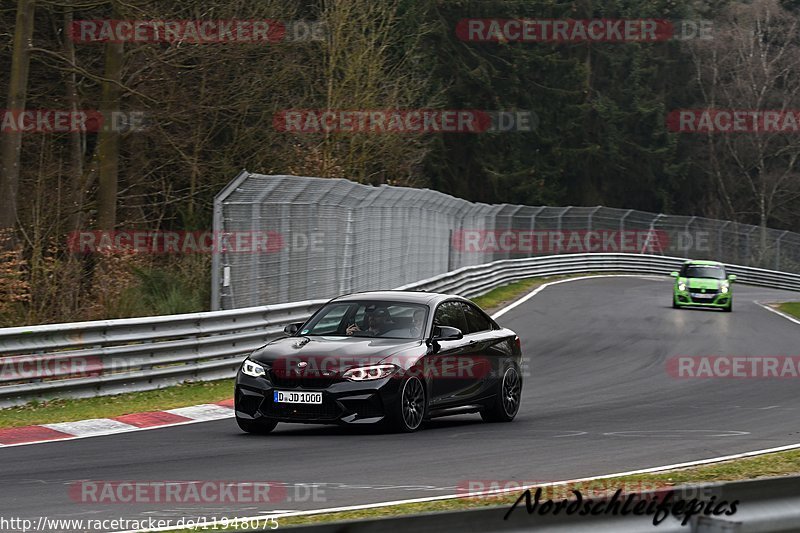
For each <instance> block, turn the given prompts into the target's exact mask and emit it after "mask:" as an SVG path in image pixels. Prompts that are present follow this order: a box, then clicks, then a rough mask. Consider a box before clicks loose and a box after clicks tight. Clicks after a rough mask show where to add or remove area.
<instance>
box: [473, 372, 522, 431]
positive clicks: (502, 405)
mask: <svg viewBox="0 0 800 533" xmlns="http://www.w3.org/2000/svg"><path fill="white" fill-rule="evenodd" d="M521 400H522V377H521V376H520V375H519V370H518V369H517V367H516V366H510V367H508V368H507V369H506V371H505V373H504V374H503V379H502V380H500V383H498V385H497V394H496V395H495V401H494V404H493V405H492V406H491V407H489V408H487V409H484V410H483V411H481V418H483V420H484V422H511V421H512V420H514V417H515V416H517V413H518V412H519V405H520V403H521Z"/></svg>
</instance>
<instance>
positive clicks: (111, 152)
mask: <svg viewBox="0 0 800 533" xmlns="http://www.w3.org/2000/svg"><path fill="white" fill-rule="evenodd" d="M123 51H124V49H123V45H122V43H111V42H109V43H106V57H105V75H104V77H105V78H106V79H107V80H108V81H104V82H103V96H102V104H101V109H100V111H101V112H102V113H103V127H102V129H101V131H100V133H99V134H98V138H97V151H96V154H97V170H98V172H97V174H98V191H97V227H98V229H102V230H113V229H114V226H115V225H116V223H117V179H118V175H119V135H120V133H119V132H118V131H114V127H113V124H112V120H113V113H114V112H115V111H119V103H120V102H119V99H120V85H119V82H120V81H121V79H122V63H123Z"/></svg>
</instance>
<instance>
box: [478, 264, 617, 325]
mask: <svg viewBox="0 0 800 533" xmlns="http://www.w3.org/2000/svg"><path fill="white" fill-rule="evenodd" d="M609 274H620V273H617V272H603V273H597V274H591V273H590V274H570V275H567V276H550V277H543V278H525V279H521V280H519V281H514V282H512V283H509V284H508V285H503V286H502V287H497V288H496V289H492V290H490V291H489V292H487V293H486V294H483V295H481V296H476V297H475V298H470V299H471V300H472V301H473V302H475V303H476V304H477V305H478V306H480V307H481V309H483V310H484V311H486V312H487V313H488V314H490V315H491V314H492V313H494V312H496V311H499V310H500V309H502V308H503V307H505V306H507V305H508V304H510V303H512V302H514V301H515V300H517V299H519V298H521V297H522V296H524V295H525V294H527V293H529V292H530V291H532V290H533V289H535V288H536V287H539V286H541V285H544V284H545V283H550V282H553V281H558V280H561V279H569V278H579V277H586V276H607V275H609Z"/></svg>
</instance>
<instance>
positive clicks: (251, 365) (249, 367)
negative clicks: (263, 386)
mask: <svg viewBox="0 0 800 533" xmlns="http://www.w3.org/2000/svg"><path fill="white" fill-rule="evenodd" d="M242 373H243V374H246V375H248V376H250V377H254V378H260V377H261V376H263V375H265V374H266V373H267V370H266V369H265V368H264V367H263V366H261V365H259V364H258V363H256V362H255V361H251V360H250V359H247V360H246V361H245V362H244V364H243V365H242Z"/></svg>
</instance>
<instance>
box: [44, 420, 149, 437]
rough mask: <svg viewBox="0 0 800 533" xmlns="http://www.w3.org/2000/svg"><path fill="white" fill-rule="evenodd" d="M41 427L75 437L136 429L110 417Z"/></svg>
mask: <svg viewBox="0 0 800 533" xmlns="http://www.w3.org/2000/svg"><path fill="white" fill-rule="evenodd" d="M42 427H46V428H50V429H54V430H56V431H60V432H62V433H66V434H67V435H74V436H76V437H93V436H96V435H111V434H113V433H126V432H128V431H133V430H135V429H138V428H137V427H136V426H132V425H130V424H126V423H124V422H119V421H118V420H111V419H110V418H94V419H90V420H78V421H76V422H58V423H55V424H42Z"/></svg>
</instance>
